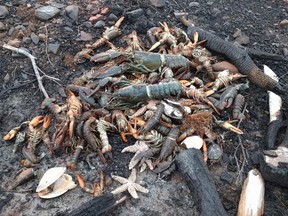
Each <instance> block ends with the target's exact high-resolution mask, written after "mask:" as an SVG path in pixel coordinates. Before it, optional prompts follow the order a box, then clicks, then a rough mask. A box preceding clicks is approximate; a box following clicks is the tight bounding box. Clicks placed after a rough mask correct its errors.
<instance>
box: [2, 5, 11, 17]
mask: <svg viewBox="0 0 288 216" xmlns="http://www.w3.org/2000/svg"><path fill="white" fill-rule="evenodd" d="M8 14H9V11H8V9H7V7H5V6H3V5H0V19H4V18H5V17H6V16H7V15H8Z"/></svg>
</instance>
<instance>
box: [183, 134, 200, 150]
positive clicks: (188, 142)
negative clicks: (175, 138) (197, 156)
mask: <svg viewBox="0 0 288 216" xmlns="http://www.w3.org/2000/svg"><path fill="white" fill-rule="evenodd" d="M203 142H204V141H203V139H202V138H201V137H199V136H189V137H186V139H184V140H183V142H182V143H181V145H184V147H186V148H187V149H190V148H195V149H201V148H202V146H203Z"/></svg>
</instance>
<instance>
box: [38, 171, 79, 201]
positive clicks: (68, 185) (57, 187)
mask: <svg viewBox="0 0 288 216" xmlns="http://www.w3.org/2000/svg"><path fill="white" fill-rule="evenodd" d="M76 186H77V185H76V184H75V182H74V181H73V179H72V177H71V176H70V175H68V174H63V175H62V176H61V177H60V178H58V179H57V181H56V182H55V183H54V184H53V186H52V187H53V189H52V191H51V192H49V191H48V193H47V192H46V189H45V190H44V193H42V191H40V192H39V193H38V195H39V196H40V197H41V198H43V199H50V198H54V197H58V196H60V195H62V194H64V193H66V192H67V191H68V190H70V189H73V188H75V187H76Z"/></svg>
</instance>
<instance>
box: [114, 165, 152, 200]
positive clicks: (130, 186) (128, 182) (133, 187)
mask: <svg viewBox="0 0 288 216" xmlns="http://www.w3.org/2000/svg"><path fill="white" fill-rule="evenodd" d="M111 177H112V178H113V179H114V180H115V181H117V182H119V183H121V184H122V185H121V186H119V187H118V188H116V189H115V190H113V191H111V193H112V194H120V193H122V192H124V191H128V192H129V194H130V195H131V196H132V197H133V198H134V199H139V196H138V194H137V191H139V192H142V193H148V192H149V190H148V189H146V188H144V187H142V186H141V185H140V184H137V183H136V178H137V173H136V169H132V171H131V174H130V176H129V177H128V178H124V177H121V176H116V175H111Z"/></svg>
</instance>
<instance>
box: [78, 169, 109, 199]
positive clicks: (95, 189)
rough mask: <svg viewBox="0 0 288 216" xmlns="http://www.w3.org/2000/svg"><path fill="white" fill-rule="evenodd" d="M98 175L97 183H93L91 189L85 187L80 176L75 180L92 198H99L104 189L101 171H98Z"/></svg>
mask: <svg viewBox="0 0 288 216" xmlns="http://www.w3.org/2000/svg"><path fill="white" fill-rule="evenodd" d="M98 175H99V182H97V183H95V184H94V185H93V186H92V189H90V188H88V187H86V186H85V182H84V180H83V178H82V176H81V175H80V174H77V175H76V176H77V180H78V183H79V186H80V187H81V188H82V189H83V190H84V191H85V192H87V193H90V194H92V195H93V196H94V197H98V196H101V195H102V193H103V189H104V181H105V180H104V174H103V171H102V170H101V169H98Z"/></svg>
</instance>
